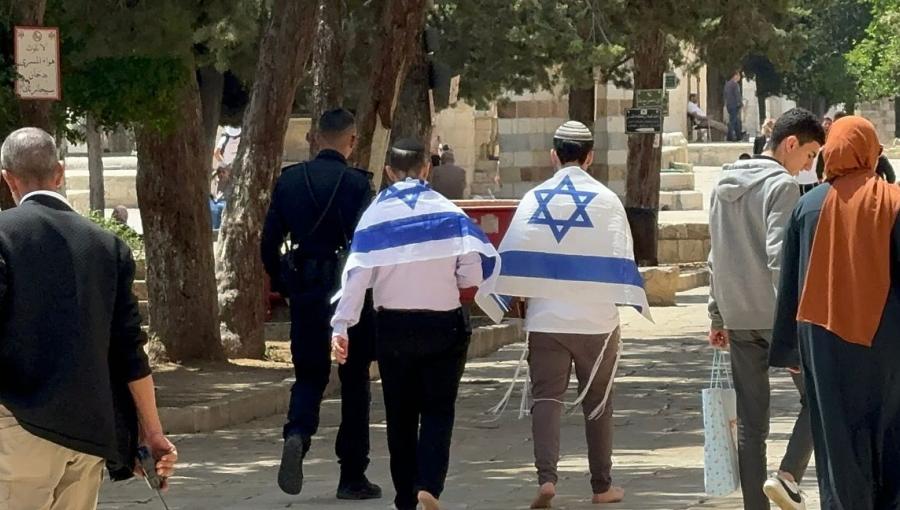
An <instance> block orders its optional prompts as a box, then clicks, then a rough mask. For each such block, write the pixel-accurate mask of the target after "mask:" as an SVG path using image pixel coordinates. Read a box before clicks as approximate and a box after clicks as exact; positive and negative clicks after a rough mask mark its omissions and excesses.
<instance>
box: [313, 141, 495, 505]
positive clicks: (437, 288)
mask: <svg viewBox="0 0 900 510" xmlns="http://www.w3.org/2000/svg"><path fill="white" fill-rule="evenodd" d="M427 156H428V154H427V152H426V151H425V146H424V145H422V144H421V143H420V142H418V141H415V140H409V139H407V140H401V141H399V142H398V143H397V144H396V145H395V146H394V147H393V148H392V149H391V153H390V166H388V168H387V170H388V175H389V176H390V177H391V179H392V180H393V181H394V184H393V185H392V186H391V187H389V188H387V189H386V190H384V191H382V192H381V193H380V194H379V195H378V197H376V199H375V201H374V202H373V203H372V205H371V206H370V207H369V208H368V209H367V210H366V211H365V213H363V215H362V218H361V219H360V221H359V224H358V225H357V228H356V232H355V233H354V235H353V242H352V244H351V252H350V256H349V258H348V259H347V265H346V267H345V268H344V273H343V278H342V281H343V286H342V293H341V296H340V303H339V304H338V307H337V310H336V312H335V314H334V318H333V319H332V321H331V324H332V327H333V328H334V333H333V335H334V337H333V342H332V345H333V352H334V354H335V357H336V358H337V360H338V362H339V363H343V362H344V361H346V359H347V354H348V351H349V350H350V349H352V348H353V342H354V340H353V338H352V337H350V338H348V336H347V331H348V329H349V328H350V327H351V326H353V325H354V324H355V323H356V321H357V320H358V318H359V314H360V310H361V309H362V306H363V300H364V297H365V293H366V289H368V288H372V290H373V294H374V302H375V309H376V325H377V332H378V333H377V340H376V351H377V354H376V357H377V359H378V366H379V369H380V372H381V380H382V388H383V389H384V406H385V411H386V414H387V436H388V450H389V451H390V454H391V477H392V478H393V481H394V488H395V489H396V491H397V496H396V497H395V499H394V504H395V505H396V507H397V509H398V510H412V509H415V508H416V505H417V504H418V503H421V504H422V505H423V506H424V508H425V509H426V510H438V508H439V506H438V498H439V497H440V495H441V492H442V491H443V489H444V480H445V478H446V476H447V468H448V465H449V459H450V437H451V434H452V432H453V422H454V412H455V406H456V395H457V390H458V389H459V381H460V379H461V377H462V374H463V369H464V368H465V363H466V352H467V351H468V346H469V336H470V333H471V330H470V327H469V324H468V320H467V318H466V317H465V315H464V314H463V311H462V309H461V307H460V301H459V290H460V289H465V288H471V287H479V286H482V284H485V286H486V287H491V286H492V285H493V282H494V280H495V279H496V275H497V274H498V271H499V269H500V260H499V256H498V255H497V250H496V249H495V248H494V247H493V246H492V245H491V243H490V241H488V238H487V237H486V236H485V234H484V232H482V231H481V229H480V228H479V227H478V226H477V225H476V224H474V223H473V222H472V220H470V219H469V217H468V216H466V214H465V213H464V212H463V211H462V210H461V209H460V208H459V207H457V206H456V205H454V204H453V203H452V202H450V201H449V200H447V199H446V198H444V197H443V196H441V195H440V194H439V193H437V192H435V191H434V190H432V189H431V188H430V187H429V186H428V184H427V183H426V182H425V180H424V179H425V177H426V176H427V173H428V169H429V165H430V163H429V162H428V159H427ZM420 423H421V426H420Z"/></svg>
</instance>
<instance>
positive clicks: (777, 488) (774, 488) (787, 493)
mask: <svg viewBox="0 0 900 510" xmlns="http://www.w3.org/2000/svg"><path fill="white" fill-rule="evenodd" d="M763 492H765V493H766V496H767V497H768V498H769V500H771V501H772V503H775V504H776V505H778V508H780V509H781V510H806V497H805V496H804V494H803V492H801V491H800V486H799V485H797V483H796V482H792V481H790V480H788V479H786V478H784V477H783V476H781V475H779V474H778V473H776V474H774V475H772V478H769V479H768V480H766V483H764V484H763Z"/></svg>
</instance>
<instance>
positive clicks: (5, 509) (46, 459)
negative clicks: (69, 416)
mask: <svg viewBox="0 0 900 510" xmlns="http://www.w3.org/2000/svg"><path fill="white" fill-rule="evenodd" d="M102 475H103V459H101V458H100V457H94V456H93V455H87V454H84V453H79V452H76V451H74V450H70V449H68V448H64V447H62V446H59V445H57V444H54V443H51V442H50V441H46V440H44V439H41V438H39V437H37V436H34V435H32V434H31V433H29V432H28V431H26V430H25V429H23V428H22V427H21V426H20V425H19V423H18V422H17V421H16V419H15V418H14V417H13V416H12V414H11V413H10V412H9V410H8V409H6V408H5V407H3V406H0V510H94V509H95V508H97V496H98V494H99V492H100V482H101V480H102Z"/></svg>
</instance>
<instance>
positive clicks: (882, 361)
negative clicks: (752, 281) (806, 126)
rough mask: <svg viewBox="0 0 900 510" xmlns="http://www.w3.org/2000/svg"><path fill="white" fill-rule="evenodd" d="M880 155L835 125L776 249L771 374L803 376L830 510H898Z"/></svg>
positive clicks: (896, 354) (859, 127)
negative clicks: (815, 175) (778, 269)
mask: <svg viewBox="0 0 900 510" xmlns="http://www.w3.org/2000/svg"><path fill="white" fill-rule="evenodd" d="M880 154H881V145H880V144H879V143H878V135H877V133H876V131H875V128H874V126H873V125H872V123H871V122H869V121H867V120H866V119H864V118H862V117H855V116H850V117H844V118H842V119H840V120H838V121H836V122H835V123H834V125H833V126H832V128H831V130H830V132H829V133H828V139H827V140H826V142H825V148H824V149H823V157H824V158H825V168H826V169H827V170H826V183H825V184H824V185H822V186H819V187H817V188H815V189H814V190H812V191H811V192H809V193H807V194H806V195H805V196H804V197H803V199H802V200H801V201H800V204H799V205H798V206H797V208H796V209H795V210H794V214H793V216H792V218H791V222H790V225H789V228H788V232H787V236H786V238H785V241H784V245H783V250H784V253H783V257H784V262H783V264H782V273H781V285H780V289H779V293H778V309H777V316H776V321H775V327H774V329H775V331H774V338H773V342H772V350H771V353H770V357H771V359H770V364H771V365H772V366H775V367H787V368H799V367H801V366H802V368H803V371H804V374H805V378H806V387H807V391H808V398H809V405H810V411H811V413H812V426H813V436H814V442H815V448H816V471H817V474H818V477H819V492H820V499H821V505H822V508H823V509H829V510H830V509H836V510H857V509H860V510H875V509H879V510H880V509H888V508H900V226H898V224H897V215H898V212H900V188H898V187H897V186H894V185H891V184H888V183H887V182H885V181H884V180H882V179H880V178H879V177H877V176H876V174H875V166H876V164H877V161H878V157H879V155H880Z"/></svg>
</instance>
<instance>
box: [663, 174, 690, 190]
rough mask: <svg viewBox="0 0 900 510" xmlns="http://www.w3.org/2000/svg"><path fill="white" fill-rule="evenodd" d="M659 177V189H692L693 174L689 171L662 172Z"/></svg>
mask: <svg viewBox="0 0 900 510" xmlns="http://www.w3.org/2000/svg"><path fill="white" fill-rule="evenodd" d="M659 177H660V183H659V189H660V191H693V190H694V174H693V173H691V172H662V173H660V174H659Z"/></svg>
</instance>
